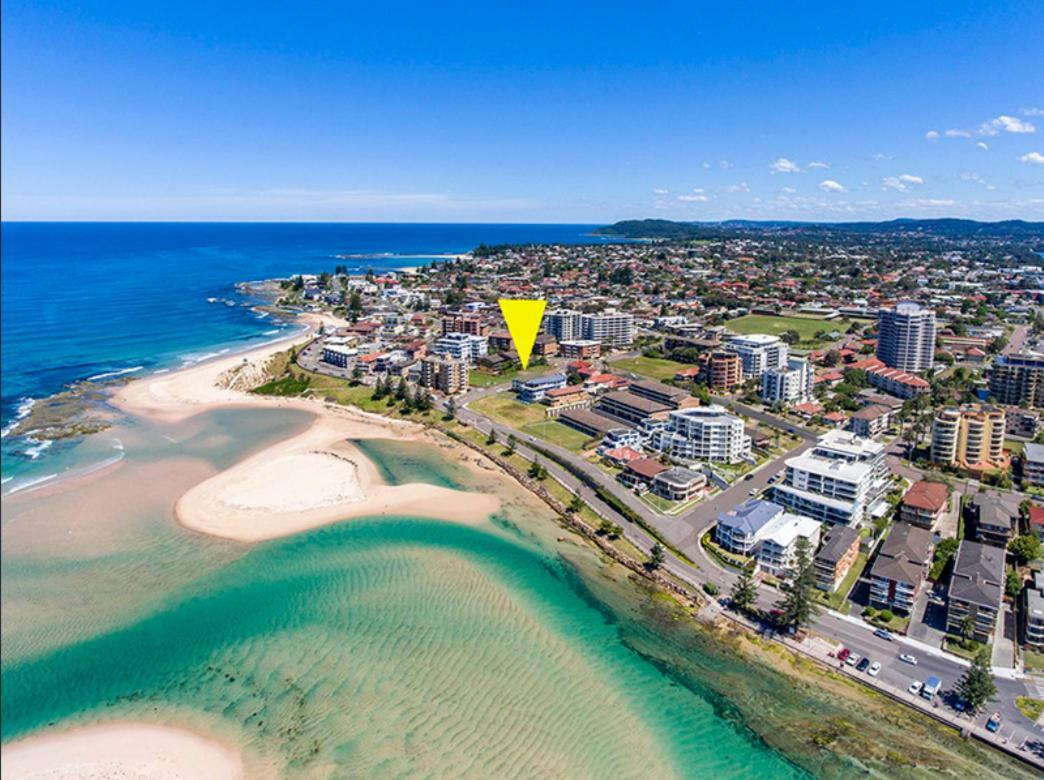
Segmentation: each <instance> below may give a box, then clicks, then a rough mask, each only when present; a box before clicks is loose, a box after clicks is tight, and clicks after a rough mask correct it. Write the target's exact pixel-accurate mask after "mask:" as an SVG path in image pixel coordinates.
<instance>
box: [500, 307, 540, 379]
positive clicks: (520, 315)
mask: <svg viewBox="0 0 1044 780" xmlns="http://www.w3.org/2000/svg"><path fill="white" fill-rule="evenodd" d="M498 303H499V304H500V311H501V312H503V314H504V321H505V322H507V326H508V332H509V333H510V334H511V340H512V341H513V342H514V343H515V351H516V352H517V353H518V359H519V360H520V361H522V368H523V369H524V368H526V367H527V366H528V365H529V356H530V355H531V354H532V352H533V344H535V343H536V337H537V331H539V330H540V321H541V320H542V319H543V317H544V307H545V306H547V301H527V300H519V299H517V298H501V299H500V300H499V301H498Z"/></svg>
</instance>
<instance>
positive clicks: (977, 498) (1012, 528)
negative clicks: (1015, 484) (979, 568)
mask: <svg viewBox="0 0 1044 780" xmlns="http://www.w3.org/2000/svg"><path fill="white" fill-rule="evenodd" d="M1021 503H1022V502H1021V501H1020V499H1019V497H1018V496H1017V495H1014V494H1012V493H1002V492H1000V491H997V490H987V491H985V492H983V493H976V494H975V495H974V496H973V497H972V499H971V501H969V502H968V503H967V505H966V506H965V508H964V517H965V519H966V520H967V521H968V522H969V523H971V524H972V528H973V529H974V533H975V539H976V541H979V542H982V543H983V544H992V545H994V546H996V547H1005V546H1006V545H1007V544H1008V542H1009V541H1011V539H1012V537H1014V536H1015V533H1016V532H1017V531H1018V527H1019V514H1020V511H1021V510H1020V504H1021Z"/></svg>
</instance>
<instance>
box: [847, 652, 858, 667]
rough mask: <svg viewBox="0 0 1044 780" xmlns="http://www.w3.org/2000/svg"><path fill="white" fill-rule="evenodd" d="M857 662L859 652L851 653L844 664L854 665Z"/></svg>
mask: <svg viewBox="0 0 1044 780" xmlns="http://www.w3.org/2000/svg"><path fill="white" fill-rule="evenodd" d="M857 663H859V653H852V654H851V655H850V656H848V658H846V659H845V664H846V665H848V666H855V665H856V664H857Z"/></svg>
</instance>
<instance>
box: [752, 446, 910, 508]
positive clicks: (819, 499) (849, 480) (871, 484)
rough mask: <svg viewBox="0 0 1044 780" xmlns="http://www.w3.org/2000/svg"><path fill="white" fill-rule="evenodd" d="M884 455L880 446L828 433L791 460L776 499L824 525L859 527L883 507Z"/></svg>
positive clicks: (885, 486) (775, 488) (775, 492)
mask: <svg viewBox="0 0 1044 780" xmlns="http://www.w3.org/2000/svg"><path fill="white" fill-rule="evenodd" d="M884 452H885V447H884V445H883V444H881V443H880V442H876V441H874V440H872V439H864V438H862V437H861V436H855V435H854V434H852V433H849V432H847V431H839V430H833V431H830V432H829V433H826V434H824V435H823V436H821V437H820V438H819V441H818V442H817V443H816V446H815V447H813V448H812V449H811V450H809V451H808V452H805V453H803V454H801V455H798V456H797V457H794V458H788V459H787V461H786V468H785V470H784V476H783V481H782V482H781V483H780V484H778V485H775V486H773V488H772V500H773V501H775V502H776V503H778V504H780V505H782V506H784V507H786V508H787V509H789V510H790V511H792V512H795V513H797V514H801V515H806V516H808V517H812V518H814V519H816V520H821V521H823V522H828V523H839V524H842V525H849V524H852V523H858V522H860V521H862V520H863V519H865V518H868V517H870V516H871V515H872V514H873V513H874V512H875V511H879V510H880V509H882V508H883V507H882V498H883V496H884V494H885V493H886V492H887V490H888V485H889V481H890V480H889V476H890V475H889V472H888V467H887V465H886V464H885V460H884Z"/></svg>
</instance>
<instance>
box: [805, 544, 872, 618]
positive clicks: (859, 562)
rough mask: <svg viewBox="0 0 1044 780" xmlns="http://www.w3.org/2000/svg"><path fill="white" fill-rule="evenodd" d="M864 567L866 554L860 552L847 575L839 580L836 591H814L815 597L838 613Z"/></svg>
mask: <svg viewBox="0 0 1044 780" xmlns="http://www.w3.org/2000/svg"><path fill="white" fill-rule="evenodd" d="M864 566H866V553H864V552H861V553H859V557H858V558H856V561H855V563H853V564H852V568H851V569H849V570H848V574H846V575H845V578H844V579H843V580H841V584H840V585H838V586H837V590H835V591H834V592H833V593H827V592H826V591H822V590H819V589H816V597H817V598H818V599H819V600H820V601H822V602H823V603H824V604H826V605H827V606H828V607H830V609H834V610H838V611H840V610H841V607H842V606H843V605H844V603H845V598H847V596H848V593H849V591H851V590H852V586H853V585H855V583H856V580H857V579H859V575H860V573H861V572H862V571H863V567H864Z"/></svg>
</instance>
